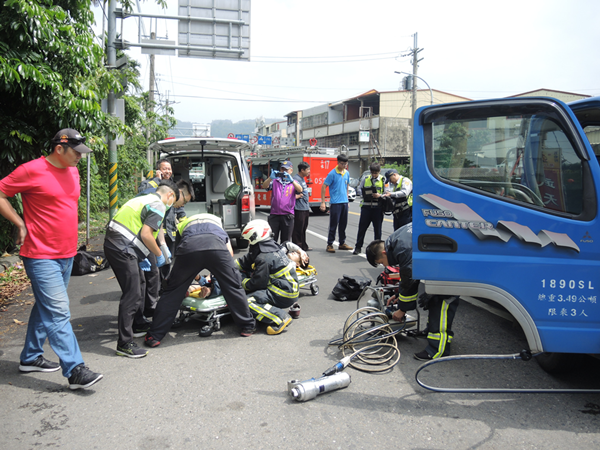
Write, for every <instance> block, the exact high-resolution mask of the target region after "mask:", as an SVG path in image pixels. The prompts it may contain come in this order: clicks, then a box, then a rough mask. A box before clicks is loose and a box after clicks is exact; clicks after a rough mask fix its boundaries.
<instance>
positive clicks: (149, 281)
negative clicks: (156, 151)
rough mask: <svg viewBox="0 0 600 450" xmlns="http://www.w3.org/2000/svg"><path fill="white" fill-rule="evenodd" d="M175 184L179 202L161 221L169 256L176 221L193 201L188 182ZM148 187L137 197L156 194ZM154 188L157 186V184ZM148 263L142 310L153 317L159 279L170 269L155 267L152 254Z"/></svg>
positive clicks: (175, 235)
mask: <svg viewBox="0 0 600 450" xmlns="http://www.w3.org/2000/svg"><path fill="white" fill-rule="evenodd" d="M163 166H164V164H163ZM169 167H170V166H169ZM163 170H164V169H163ZM159 183H160V180H159ZM176 184H177V188H178V189H179V194H180V195H179V200H177V202H175V204H174V205H173V207H172V208H169V209H168V211H167V212H166V213H165V219H164V220H163V231H164V235H165V243H166V245H167V248H168V250H169V252H170V253H171V254H173V253H174V251H175V240H176V237H177V221H182V220H184V219H185V217H186V214H185V209H184V206H185V204H186V203H188V202H189V201H191V200H193V199H194V189H193V188H192V185H191V184H190V182H189V181H187V180H179V181H178V182H177V183H176ZM149 186H150V187H147V188H146V190H145V191H144V193H145V194H139V195H138V197H140V196H142V195H147V194H152V193H153V192H156V188H155V187H153V186H154V185H152V184H151V185H149ZM156 186H158V184H157V185H156ZM148 261H150V264H151V267H150V270H148V271H146V272H144V277H145V279H146V293H145V296H144V308H143V311H144V317H152V316H153V315H154V310H155V309H156V303H157V302H158V296H159V293H160V285H161V283H160V281H161V278H162V279H164V278H166V277H167V275H169V270H170V268H171V266H170V264H165V265H164V266H162V267H161V268H160V269H159V268H158V267H157V265H156V257H155V256H154V255H153V254H152V253H150V254H149V255H148Z"/></svg>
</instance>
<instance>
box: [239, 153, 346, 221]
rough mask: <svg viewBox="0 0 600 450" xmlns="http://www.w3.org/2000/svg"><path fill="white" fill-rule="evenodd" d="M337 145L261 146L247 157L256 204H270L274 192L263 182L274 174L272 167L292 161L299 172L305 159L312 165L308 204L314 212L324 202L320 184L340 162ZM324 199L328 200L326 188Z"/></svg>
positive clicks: (257, 205)
mask: <svg viewBox="0 0 600 450" xmlns="http://www.w3.org/2000/svg"><path fill="white" fill-rule="evenodd" d="M338 154H339V149H337V148H320V147H286V148H268V149H262V150H261V151H260V152H259V153H258V154H257V156H250V157H248V158H247V162H248V168H249V170H250V174H251V176H252V183H253V185H254V200H255V204H256V207H257V208H258V207H261V206H271V191H267V190H266V189H263V188H262V184H263V182H264V181H265V179H267V178H268V177H269V175H270V174H271V170H279V166H280V164H281V163H282V162H283V161H286V160H289V161H291V162H292V164H293V165H294V174H296V173H297V172H298V164H299V163H300V162H301V161H304V162H305V163H307V164H308V165H309V166H310V177H308V178H307V179H306V184H307V186H308V189H309V193H308V203H309V205H310V208H311V209H312V210H313V211H314V212H318V210H319V206H320V205H321V187H322V186H323V181H324V180H325V177H327V174H328V173H329V172H331V170H332V169H333V168H335V166H336V165H337V155H338ZM326 192H327V194H326V197H325V201H329V196H328V193H329V191H326Z"/></svg>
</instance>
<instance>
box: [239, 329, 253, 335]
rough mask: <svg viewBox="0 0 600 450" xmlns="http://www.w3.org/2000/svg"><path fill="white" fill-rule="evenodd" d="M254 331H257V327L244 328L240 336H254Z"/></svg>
mask: <svg viewBox="0 0 600 450" xmlns="http://www.w3.org/2000/svg"><path fill="white" fill-rule="evenodd" d="M254 333H256V328H244V329H243V330H242V331H241V332H240V336H242V337H250V336H252V335H253V334H254Z"/></svg>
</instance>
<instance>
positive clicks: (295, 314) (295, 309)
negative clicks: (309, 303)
mask: <svg viewBox="0 0 600 450" xmlns="http://www.w3.org/2000/svg"><path fill="white" fill-rule="evenodd" d="M288 312H289V314H290V316H292V319H298V318H299V317H300V304H299V303H298V302H296V303H294V304H293V305H292V306H290V310H289V311H288Z"/></svg>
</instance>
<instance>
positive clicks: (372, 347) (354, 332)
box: [324, 306, 404, 374]
mask: <svg viewBox="0 0 600 450" xmlns="http://www.w3.org/2000/svg"><path fill="white" fill-rule="evenodd" d="M403 329H404V323H402V324H401V325H400V326H399V327H397V328H394V327H392V325H391V324H390V323H389V320H388V317H387V316H386V315H385V314H384V313H382V312H381V311H380V310H378V309H376V308H373V307H370V306H366V307H364V308H360V309H357V310H356V311H354V312H353V313H352V314H350V315H349V316H348V318H347V319H346V322H345V323H344V329H343V334H342V337H341V338H339V339H334V340H332V341H330V342H329V345H332V346H333V345H335V346H337V347H338V348H339V349H340V350H341V351H342V354H343V355H344V358H342V360H341V361H340V362H339V363H337V364H336V365H335V366H333V367H332V368H331V369H328V370H327V371H326V372H325V373H324V374H330V373H335V372H339V371H340V370H343V369H344V367H346V366H348V365H349V366H351V367H353V368H355V369H357V370H360V371H362V372H385V371H388V370H391V369H392V368H393V367H394V366H395V365H396V364H398V361H400V350H399V349H398V343H397V342H396V335H397V334H398V333H400V332H401V331H402V330H403Z"/></svg>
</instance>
